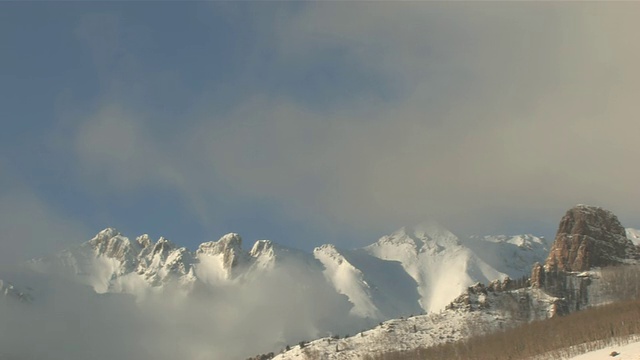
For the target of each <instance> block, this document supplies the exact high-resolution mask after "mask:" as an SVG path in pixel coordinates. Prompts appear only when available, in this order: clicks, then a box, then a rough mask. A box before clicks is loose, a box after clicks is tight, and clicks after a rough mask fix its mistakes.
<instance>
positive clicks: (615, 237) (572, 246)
mask: <svg viewBox="0 0 640 360" xmlns="http://www.w3.org/2000/svg"><path fill="white" fill-rule="evenodd" d="M634 252H635V246H634V245H633V243H632V242H631V240H629V239H627V237H626V233H625V229H624V227H622V225H621V224H620V221H618V218H617V217H616V216H615V215H614V214H613V213H611V212H610V211H607V210H605V209H602V208H599V207H595V206H587V205H578V206H575V207H573V208H572V209H569V211H567V213H566V214H565V215H564V217H563V218H562V220H561V221H560V226H559V227H558V232H557V234H556V238H555V241H554V243H553V245H552V247H551V251H550V253H549V256H548V257H547V260H546V262H545V265H544V267H545V270H546V271H564V272H572V271H585V270H589V269H590V268H592V267H601V266H608V265H617V264H621V263H623V262H624V261H625V259H629V258H631V257H633V256H634V255H633V254H634ZM538 270H539V269H538Z"/></svg>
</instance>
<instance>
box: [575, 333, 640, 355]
mask: <svg viewBox="0 0 640 360" xmlns="http://www.w3.org/2000/svg"><path fill="white" fill-rule="evenodd" d="M619 341H620V342H621V343H624V342H627V341H631V342H630V343H628V344H625V345H612V346H607V347H605V348H603V349H600V350H595V351H590V352H588V353H585V354H582V355H578V356H574V357H572V358H570V360H602V359H615V360H637V359H640V339H639V338H638V337H637V336H634V337H632V338H629V339H620V340H619ZM614 351H615V352H616V353H618V355H616V356H611V353H613V352H614Z"/></svg>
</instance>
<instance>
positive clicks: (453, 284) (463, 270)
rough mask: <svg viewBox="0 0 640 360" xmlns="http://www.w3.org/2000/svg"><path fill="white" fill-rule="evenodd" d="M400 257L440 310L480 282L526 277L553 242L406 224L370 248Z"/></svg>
mask: <svg viewBox="0 0 640 360" xmlns="http://www.w3.org/2000/svg"><path fill="white" fill-rule="evenodd" d="M364 250H365V251H366V252H368V253H369V254H371V255H373V256H375V257H378V258H380V259H384V260H392V261H398V262H400V263H401V264H402V266H403V268H404V269H405V271H406V272H407V274H409V275H410V276H411V277H412V278H413V279H414V280H415V282H416V284H417V285H418V292H419V294H420V304H421V306H422V308H423V309H424V310H426V311H438V310H441V309H443V308H444V306H445V305H447V304H448V303H449V302H451V300H453V299H454V298H455V297H456V296H458V295H460V294H461V293H462V292H463V291H464V290H465V289H466V288H467V287H469V286H470V285H472V284H474V283H476V282H482V283H489V282H490V281H492V280H495V279H504V278H506V277H510V278H512V279H515V278H519V277H522V276H523V275H526V274H527V273H528V272H530V268H531V264H533V263H535V262H536V261H541V259H544V258H545V257H546V255H547V253H548V246H547V243H546V241H545V239H544V238H539V237H535V236H533V235H518V236H512V237H508V236H484V237H478V236H475V237H471V238H469V239H466V240H465V241H461V240H460V239H459V238H458V237H457V236H456V235H454V234H453V233H451V232H450V231H448V230H447V229H445V228H443V227H440V226H438V225H436V224H422V225H419V226H416V227H413V228H402V229H400V230H398V231H396V232H394V233H393V234H391V235H389V236H385V237H383V238H381V239H380V240H378V241H377V242H376V243H374V244H372V245H369V246H367V247H365V248H364Z"/></svg>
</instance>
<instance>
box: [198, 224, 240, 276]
mask: <svg viewBox="0 0 640 360" xmlns="http://www.w3.org/2000/svg"><path fill="white" fill-rule="evenodd" d="M196 253H197V254H198V255H208V256H215V255H220V254H222V263H223V266H224V268H225V269H226V270H227V271H229V270H230V269H231V268H233V267H235V266H237V265H238V264H239V262H240V261H242V260H241V259H243V258H244V257H246V254H245V253H244V252H243V251H242V238H241V237H240V235H238V234H236V233H229V234H227V235H225V236H223V237H221V238H220V240H218V241H210V242H206V243H203V244H201V245H200V246H199V247H198V250H197V252H196Z"/></svg>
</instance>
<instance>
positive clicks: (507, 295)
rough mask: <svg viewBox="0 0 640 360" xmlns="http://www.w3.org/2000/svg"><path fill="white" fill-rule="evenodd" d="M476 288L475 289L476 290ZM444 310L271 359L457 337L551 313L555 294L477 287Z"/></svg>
mask: <svg viewBox="0 0 640 360" xmlns="http://www.w3.org/2000/svg"><path fill="white" fill-rule="evenodd" d="M477 289H478V288H477ZM467 295H469V297H468V298H467V297H463V298H460V299H458V300H457V301H456V302H454V303H453V304H452V305H453V306H451V307H450V308H448V309H446V310H443V311H440V312H437V313H431V314H427V315H419V316H412V317H408V318H402V319H394V320H389V321H385V322H384V323H381V324H380V325H378V326H376V327H375V328H372V329H369V330H365V331H362V332H360V333H357V334H352V336H350V337H346V338H344V337H343V338H341V339H333V338H331V337H326V338H322V339H317V340H314V341H311V342H309V343H306V344H304V346H303V347H300V345H297V346H294V347H292V348H291V350H290V351H287V352H284V353H281V354H279V355H277V356H276V357H275V358H274V359H275V360H292V359H304V358H305V357H304V356H309V357H310V358H312V359H327V360H329V359H332V360H355V359H363V358H364V357H365V356H366V355H373V354H377V353H386V352H390V351H404V350H413V349H416V348H418V347H428V346H431V345H436V344H440V343H444V342H450V341H457V340H461V339H464V338H467V337H469V336H471V335H473V334H478V333H483V332H491V331H496V330H499V329H505V328H508V327H512V326H516V325H517V324H521V323H523V322H527V321H531V320H535V319H544V318H547V317H549V316H550V315H551V312H552V308H553V303H554V300H555V298H552V297H549V296H548V295H546V294H545V293H544V292H542V291H540V290H536V289H520V290H515V291H510V292H484V291H477V292H475V293H470V294H467Z"/></svg>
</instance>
